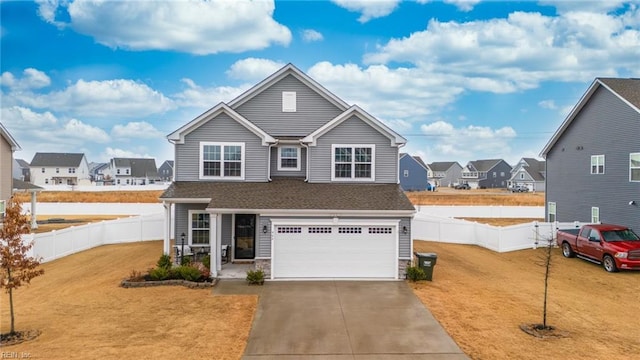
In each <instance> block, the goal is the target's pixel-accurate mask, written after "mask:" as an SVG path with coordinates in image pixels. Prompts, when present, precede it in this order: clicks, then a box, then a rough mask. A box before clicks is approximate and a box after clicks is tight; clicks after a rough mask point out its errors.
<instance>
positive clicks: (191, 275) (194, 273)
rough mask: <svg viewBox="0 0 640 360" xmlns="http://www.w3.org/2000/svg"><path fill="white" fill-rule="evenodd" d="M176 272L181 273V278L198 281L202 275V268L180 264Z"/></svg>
mask: <svg viewBox="0 0 640 360" xmlns="http://www.w3.org/2000/svg"><path fill="white" fill-rule="evenodd" d="M176 273H177V274H179V276H180V278H181V279H184V280H187V281H198V279H200V277H201V276H202V274H201V273H200V270H199V269H198V268H197V267H194V266H179V267H177V268H176Z"/></svg>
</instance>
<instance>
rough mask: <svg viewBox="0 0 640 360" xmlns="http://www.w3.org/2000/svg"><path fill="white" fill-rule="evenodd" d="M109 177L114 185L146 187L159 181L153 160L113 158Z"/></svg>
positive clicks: (110, 163)
mask: <svg viewBox="0 0 640 360" xmlns="http://www.w3.org/2000/svg"><path fill="white" fill-rule="evenodd" d="M109 176H110V177H111V178H112V179H113V181H114V182H115V185H148V184H154V183H155V182H156V181H159V180H160V177H159V176H158V168H157V167H156V160H155V159H137V158H113V159H111V161H110V162H109Z"/></svg>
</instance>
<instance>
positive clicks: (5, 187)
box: [0, 136, 13, 200]
mask: <svg viewBox="0 0 640 360" xmlns="http://www.w3.org/2000/svg"><path fill="white" fill-rule="evenodd" d="M12 167H13V151H11V145H10V144H9V142H7V141H6V140H5V138H4V137H3V136H0V200H8V199H9V198H10V197H11V191H12V189H13V179H12V177H11V176H12V170H11V169H12Z"/></svg>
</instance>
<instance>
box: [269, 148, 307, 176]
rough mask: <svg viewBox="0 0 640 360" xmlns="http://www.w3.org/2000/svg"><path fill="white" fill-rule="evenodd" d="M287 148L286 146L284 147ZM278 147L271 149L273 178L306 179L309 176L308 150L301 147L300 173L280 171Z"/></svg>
mask: <svg viewBox="0 0 640 360" xmlns="http://www.w3.org/2000/svg"><path fill="white" fill-rule="evenodd" d="M283 147H286V145H283ZM278 151H279V150H278V147H273V148H271V177H274V176H294V177H306V176H307V174H306V172H307V149H306V148H304V147H300V171H278Z"/></svg>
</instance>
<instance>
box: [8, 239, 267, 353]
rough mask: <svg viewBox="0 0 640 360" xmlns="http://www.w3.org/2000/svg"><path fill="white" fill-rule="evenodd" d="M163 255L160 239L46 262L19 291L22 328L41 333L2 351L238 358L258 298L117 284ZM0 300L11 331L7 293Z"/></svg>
mask: <svg viewBox="0 0 640 360" xmlns="http://www.w3.org/2000/svg"><path fill="white" fill-rule="evenodd" d="M161 253H162V242H160V241H152V242H144V243H133V244H126V245H107V246H101V247H98V248H94V249H91V250H88V251H85V252H81V253H78V254H75V255H71V256H68V257H65V258H63V259H59V260H56V261H53V262H51V263H47V264H44V265H43V268H44V269H45V271H46V272H45V274H44V275H43V276H40V277H37V278H35V279H33V280H32V284H31V285H30V286H28V287H23V288H20V289H18V290H17V291H16V292H15V293H14V302H15V310H16V330H18V331H20V330H34V329H38V330H41V331H42V334H41V335H40V336H39V337H38V338H37V339H36V340H33V341H30V342H27V343H22V344H18V345H14V346H7V347H3V348H2V349H1V351H2V352H17V353H18V354H22V353H23V352H24V353H27V354H29V355H30V358H31V359H126V358H131V359H205V358H206V359H238V358H240V357H241V356H242V353H243V352H244V348H245V345H246V341H247V339H248V336H249V330H250V327H251V323H252V321H253V314H254V312H255V308H256V304H257V296H251V295H243V296H215V297H214V296H212V294H211V289H197V290H194V289H188V288H184V287H181V286H165V287H153V288H138V289H134V288H131V289H125V288H121V287H120V286H119V283H120V281H121V280H122V279H123V278H126V277H127V276H128V275H129V273H130V272H131V270H132V269H136V270H143V271H144V270H146V269H148V268H149V267H152V266H154V265H155V263H156V261H157V259H158V258H159V256H160V254H161ZM0 299H1V302H0V308H1V309H0V315H1V317H0V319H1V320H2V321H1V324H0V332H2V333H5V332H8V330H9V309H8V295H6V294H5V293H4V292H3V293H2V294H1V297H0Z"/></svg>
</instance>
